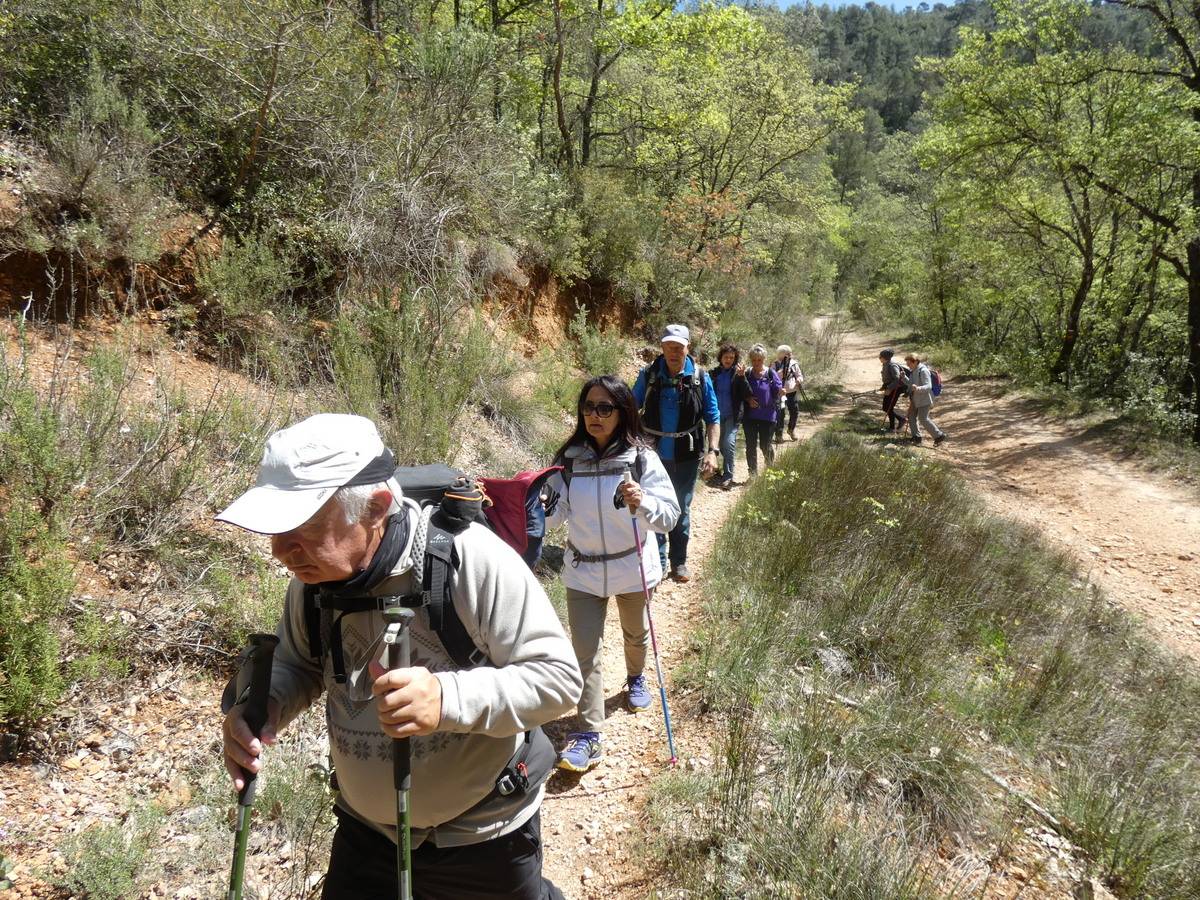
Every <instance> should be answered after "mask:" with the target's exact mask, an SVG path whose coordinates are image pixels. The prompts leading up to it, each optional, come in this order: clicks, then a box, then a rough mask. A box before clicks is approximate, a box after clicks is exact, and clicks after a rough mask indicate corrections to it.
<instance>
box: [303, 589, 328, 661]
mask: <svg viewBox="0 0 1200 900" xmlns="http://www.w3.org/2000/svg"><path fill="white" fill-rule="evenodd" d="M304 630H305V631H306V632H307V633H308V653H309V656H311V657H312V659H313V661H314V662H315V663H317V664H318V665H320V663H321V659H322V658H323V657H324V656H325V647H324V645H323V642H322V641H321V608H320V606H319V605H318V604H317V586H316V585H315V584H306V585H305V586H304Z"/></svg>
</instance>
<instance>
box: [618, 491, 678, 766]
mask: <svg viewBox="0 0 1200 900" xmlns="http://www.w3.org/2000/svg"><path fill="white" fill-rule="evenodd" d="M624 480H625V483H626V484H632V483H633V474H632V473H631V472H630V471H629V470H628V469H626V470H625V479H624ZM629 521H630V522H632V523H633V542H634V544H636V545H637V558H638V574H639V575H641V576H642V596H643V597H645V598H646V621H647V622H649V623H650V646H651V647H652V648H654V671H655V673H656V674H657V675H658V696H659V699H660V700H661V701H662V711H663V721H664V722H665V723H666V726H667V748H668V749H669V750H670V751H671V765H675V764H676V763H677V762H678V757H676V755H675V735H674V733H673V732H672V731H671V708H670V707H669V706H668V705H667V686H666V684H665V683H664V682H663V673H662V662H661V661H660V660H659V658H658V637H657V635H655V633H654V616H652V615H651V614H650V588H648V587H647V586H646V566H645V563H643V562H642V536H641V533H640V532H639V531H638V523H637V511H636V510H632V509H631V510H630V511H629Z"/></svg>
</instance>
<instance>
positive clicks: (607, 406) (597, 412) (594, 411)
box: [583, 400, 617, 419]
mask: <svg viewBox="0 0 1200 900" xmlns="http://www.w3.org/2000/svg"><path fill="white" fill-rule="evenodd" d="M616 411H617V408H616V407H615V406H613V405H612V404H611V403H593V402H592V401H591V400H588V401H587V402H585V403H584V404H583V414H584V415H585V416H599V417H600V418H601V419H607V418H608V417H609V416H611V415H612V414H613V413H615V412H616Z"/></svg>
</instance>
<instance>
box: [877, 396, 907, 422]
mask: <svg viewBox="0 0 1200 900" xmlns="http://www.w3.org/2000/svg"><path fill="white" fill-rule="evenodd" d="M899 399H900V388H895V389H894V390H891V391H888V392H887V393H886V394H884V396H883V411H884V412H885V413H887V417H888V428H895V427H896V426H897V425H899V426H900V427H901V428H903V427H904V423H905V422H906V421H908V420H907V418H906V417H905V416H904V414H903V413H898V412H896V403H897V402H898V401H899Z"/></svg>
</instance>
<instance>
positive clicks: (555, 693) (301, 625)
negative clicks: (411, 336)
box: [217, 415, 583, 900]
mask: <svg viewBox="0 0 1200 900" xmlns="http://www.w3.org/2000/svg"><path fill="white" fill-rule="evenodd" d="M394 471H395V465H394V462H393V459H392V454H391V453H390V452H389V451H388V450H386V449H385V448H384V446H383V443H382V441H381V440H380V438H379V434H378V432H377V430H376V428H375V426H374V424H373V423H372V422H370V421H369V420H368V419H364V418H361V417H359V416H348V415H318V416H313V417H312V418H309V419H306V420H305V421H303V422H300V423H299V424H297V425H294V426H292V427H291V428H287V429H285V430H283V431H279V432H276V433H275V434H274V435H272V436H271V438H270V439H269V440H268V441H267V447H266V452H265V454H264V456H263V460H262V465H261V467H260V469H259V474H258V481H257V483H256V485H255V486H254V487H253V488H251V489H250V490H249V491H247V492H246V493H245V494H243V495H242V496H241V497H240V498H238V499H237V500H236V501H235V502H234V503H233V504H232V505H231V506H230V507H229V508H228V509H226V510H225V511H224V512H222V513H221V514H220V515H219V516H218V517H217V518H218V519H219V520H221V521H224V522H229V523H232V524H234V525H237V526H239V527H241V528H244V529H246V530H247V531H252V532H256V533H259V534H265V535H270V537H271V553H272V555H274V556H275V558H276V559H277V560H279V561H280V562H281V563H283V565H285V566H287V568H288V569H289V570H290V571H291V573H292V576H293V577H292V580H291V583H290V584H289V585H288V590H287V596H286V599H285V601H284V610H283V616H282V618H281V620H280V622H279V627H278V630H277V634H278V637H279V647H278V649H277V650H276V652H275V658H274V666H273V669H272V673H271V685H270V694H269V696H270V702H269V704H268V717H267V724H266V727H265V728H264V730H263V733H262V736H261V739H259V738H255V737H254V735H253V734H251V732H250V729H249V728H248V727H247V725H246V722H245V720H244V718H243V716H242V711H243V710H242V707H241V706H234V707H233V708H232V709H231V710H230V711H229V712H228V714H227V715H226V717H225V722H224V748H225V765H226V768H227V769H228V770H229V773H230V776H231V777H232V779H233V781H234V785H235V787H236V788H239V789H240V788H241V785H242V783H243V781H244V772H243V770H245V772H250V773H258V772H259V771H260V769H261V768H262V766H263V763H264V758H263V755H262V747H263V745H264V744H266V745H269V744H271V743H273V742H274V739H275V735H276V734H278V733H279V731H280V730H281V729H283V728H284V727H286V726H287V724H288V723H289V722H290V721H292V720H293V719H294V718H295V717H296V716H297V715H298V714H299V713H300V712H301V711H302V710H303V709H304V708H306V707H307V706H309V705H311V704H312V703H314V702H315V701H316V700H317V698H318V697H320V696H321V694H322V693H324V694H325V698H326V699H325V707H326V721H327V723H328V727H329V739H330V752H331V755H332V757H333V762H334V765H335V768H336V772H337V780H338V785H339V793H338V799H337V806H336V809H335V812H336V813H337V818H338V826H337V831H336V832H335V833H334V838H333V849H332V852H331V857H330V861H329V869H328V874H327V875H326V878H325V886H324V891H323V893H322V897H323V898H324V900H350V898H354V900H375V898H379V900H384V898H387V900H391V898H394V897H396V895H397V884H398V880H399V879H398V874H397V868H398V864H397V853H396V842H397V838H398V836H399V831H398V827H397V816H398V814H397V806H398V804H395V803H394V801H395V799H396V792H395V791H394V790H393V760H392V753H393V739H397V740H398V741H400V740H403V739H408V740H409V751H410V753H411V789H410V791H409V798H408V799H409V803H408V809H409V815H410V822H411V839H412V846H413V848H414V849H413V851H412V854H411V873H412V888H413V896H414V897H418V898H429V900H469V898H481V900H482V898H501V897H504V898H524V900H543V898H560V897H562V894H561V893H560V892H559V891H558V890H557V889H556V888H555V887H554V886H553V885H551V884H550V883H549V882H548V881H546V880H545V879H544V878H543V877H542V851H541V840H540V816H539V811H540V807H541V802H542V795H543V788H542V784H541V781H542V780H544V777H545V775H546V774H547V773H548V772H549V769H550V767H551V766H552V765H553V761H554V754H553V748H552V747H549V741H548V740H547V739H546V738H545V736H544V735H542V734H541V732H540V729H539V728H538V726H540V725H541V724H542V723H544V722H547V721H549V720H551V719H554V718H557V717H558V716H560V715H562V714H564V713H566V712H568V711H569V710H570V709H571V708H572V707H573V706H574V705H575V702H576V701H577V700H578V698H579V694H580V691H581V690H582V686H583V684H582V679H581V677H580V674H579V667H578V665H577V663H576V662H575V654H574V653H573V652H572V649H571V644H570V642H569V641H568V640H567V637H566V635H565V634H564V633H563V629H562V626H561V625H560V624H559V621H558V617H557V616H556V615H555V613H554V610H553V608H552V607H551V605H550V602H549V600H548V599H547V598H546V595H545V593H544V592H543V590H542V588H541V586H540V585H539V584H538V582H537V580H536V579H535V578H534V577H533V574H532V573H531V572H530V571H529V569H528V567H527V566H526V565H525V564H524V563H523V562H522V561H521V559H520V557H519V556H518V555H517V554H516V552H515V551H513V550H512V549H511V548H510V547H509V546H508V545H506V544H505V543H504V542H503V541H502V540H501V539H500V538H499V537H497V536H496V535H495V534H493V533H492V532H491V531H489V530H488V529H487V528H485V527H483V526H481V525H477V524H470V525H467V526H466V527H464V528H462V529H461V530H458V531H457V532H456V533H454V534H453V536H452V537H450V536H448V535H449V533H448V532H446V531H442V530H440V526H436V527H435V524H431V521H430V511H429V510H425V511H423V510H421V509H419V508H418V507H417V505H416V504H415V503H413V502H412V501H411V500H406V499H405V498H404V497H403V493H402V491H401V489H400V487H399V485H398V483H397V482H396V479H395V477H394ZM427 539H428V541H429V542H430V543H431V544H432V543H438V542H439V540H440V541H441V542H442V543H450V544H452V547H451V548H444V547H443V548H441V549H442V550H446V549H449V552H448V553H446V556H445V558H446V559H449V560H451V564H452V569H451V570H450V573H449V576H448V579H445V578H443V582H444V583H443V584H441V585H438V586H434V585H431V583H430V575H429V572H430V563H429V562H428V559H429V557H428V556H427V553H426V551H427V548H426V546H425V544H426V542H427ZM436 549H437V548H433V547H430V548H428V552H429V553H430V554H432V553H434V552H435V550H436ZM441 571H442V572H443V574H444V573H445V570H441ZM422 573H424V576H425V577H424V579H423V578H422ZM439 586H440V587H443V588H444V589H445V590H446V591H448V593H447V594H442V593H441V591H439V590H438V587H439ZM435 595H436V596H437V598H439V602H438V604H437V610H438V613H437V621H436V622H435V621H434V605H433V599H431V598H434V597H435ZM442 597H444V598H445V599H446V600H447V601H448V602H445V603H442V602H440V598H442ZM397 600H399V601H400V604H401V605H403V606H406V607H422V606H423V607H424V608H419V609H417V611H416V614H415V616H413V618H412V619H411V625H410V626H409V628H410V637H411V646H412V661H411V665H410V666H409V667H407V668H393V669H391V670H390V671H387V670H385V669H384V668H383V666H382V664H381V661H380V657H381V651H382V647H383V644H382V637H383V634H384V630H385V627H386V624H385V610H386V611H387V615H388V616H389V617H392V618H394V617H395V613H396V611H395V608H394V606H393V601H397ZM448 621H453V622H454V624H455V626H456V627H457V628H459V629H460V634H461V633H462V631H461V630H465V634H463V635H462V637H463V639H464V640H467V641H468V643H470V644H472V645H473V647H472V650H473V652H471V653H469V654H468V657H469V661H468V662H466V664H465V665H464V664H463V663H462V661H461V657H462V653H461V652H458V653H456V652H455V651H454V650H452V649H450V648H451V647H453V646H456V645H457V644H458V643H459V642H458V641H454V640H451V637H452V635H451V634H450V632H451V629H450V628H449V627H448V626H447V625H446V622H448ZM314 645H315V646H314ZM456 658H458V659H459V660H460V661H459V662H456ZM541 745H545V746H546V747H547V748H548V751H549V756H548V758H547V759H546V760H545V761H544V764H543V763H541V762H535V761H534V758H533V754H534V753H535V752H536V753H537V754H538V757H539V759H540V758H541V756H542V755H544V754H542V752H541V751H540V750H537V748H538V747H540V746H541ZM534 770H536V771H534Z"/></svg>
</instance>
